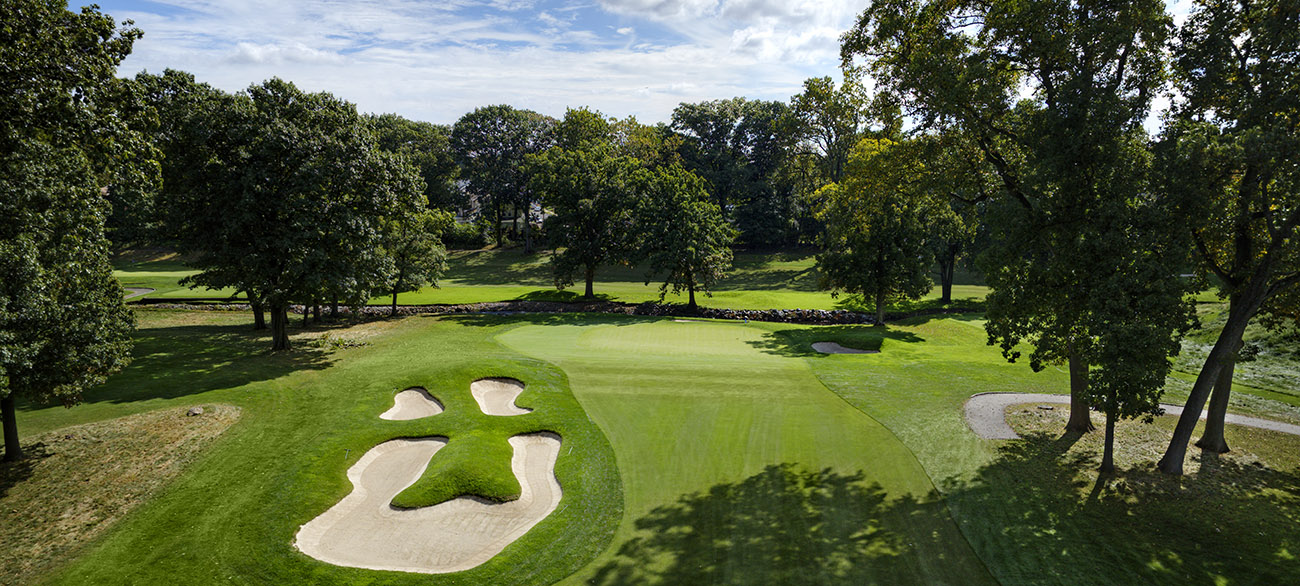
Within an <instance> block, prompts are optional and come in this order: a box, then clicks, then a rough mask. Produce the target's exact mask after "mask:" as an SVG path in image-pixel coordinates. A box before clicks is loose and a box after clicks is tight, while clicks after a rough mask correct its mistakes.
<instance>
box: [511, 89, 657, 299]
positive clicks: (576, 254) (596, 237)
mask: <svg viewBox="0 0 1300 586" xmlns="http://www.w3.org/2000/svg"><path fill="white" fill-rule="evenodd" d="M556 135H557V137H558V146H556V147H553V148H551V149H550V150H548V151H546V152H545V153H543V154H541V155H539V156H534V157H532V158H531V159H530V162H529V173H530V175H531V179H530V186H531V188H532V189H533V190H535V191H536V192H537V193H539V194H541V196H542V203H543V204H544V205H545V206H546V207H547V208H549V209H550V210H551V212H552V215H551V216H550V217H549V218H547V220H546V233H547V235H548V236H549V239H550V243H551V246H552V248H554V249H555V253H554V254H553V255H552V256H551V263H552V266H553V267H554V274H555V286H556V287H557V288H559V289H564V288H565V287H568V286H569V285H572V284H573V283H574V279H575V275H578V276H579V277H578V278H581V279H583V281H584V283H585V285H586V293H585V295H586V297H587V298H591V297H592V296H593V295H594V293H593V289H592V283H593V281H594V279H595V275H596V269H598V268H600V267H601V266H602V265H608V264H616V263H619V264H626V263H627V262H629V261H630V260H631V259H630V255H631V253H632V251H633V249H634V247H635V246H636V240H635V239H636V228H635V227H634V226H633V210H634V206H635V200H634V199H633V194H632V193H631V190H630V187H629V181H630V179H631V175H632V173H633V172H634V171H635V170H637V169H639V168H640V162H639V161H637V160H635V159H632V158H629V157H626V156H622V155H619V154H618V153H617V151H616V150H615V147H614V146H613V145H612V144H611V142H610V139H611V134H610V125H609V123H608V122H607V121H606V120H605V119H604V117H602V116H600V115H599V114H597V113H593V112H590V111H588V110H569V112H568V113H567V114H566V115H565V117H564V120H563V121H561V122H560V123H559V124H558V125H557V127H556Z"/></svg>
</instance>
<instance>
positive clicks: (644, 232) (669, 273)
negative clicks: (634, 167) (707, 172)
mask: <svg viewBox="0 0 1300 586" xmlns="http://www.w3.org/2000/svg"><path fill="white" fill-rule="evenodd" d="M632 186H633V191H635V192H636V193H637V197H638V198H639V200H638V201H639V205H638V210H637V219H636V221H637V223H638V225H639V226H641V228H640V230H639V231H638V232H639V234H640V236H641V242H642V248H641V251H640V252H639V255H638V256H639V260H644V261H645V263H646V267H647V272H646V284H647V285H649V284H650V282H651V281H653V280H657V279H659V278H662V279H663V284H662V285H660V287H659V300H660V301H663V299H664V297H665V295H667V293H668V292H669V291H670V290H671V291H672V292H673V294H679V293H681V292H682V291H686V292H687V294H688V307H689V308H690V309H691V310H692V311H694V310H696V309H698V307H699V306H698V305H697V304H696V301H695V292H696V291H697V290H698V291H703V292H704V294H705V295H712V293H711V291H710V290H711V289H712V288H713V285H714V284H715V283H716V282H717V281H718V279H720V278H722V277H723V276H724V275H725V274H726V271H727V270H728V269H730V268H731V261H732V253H731V243H732V242H733V241H734V240H735V237H736V231H735V229H734V228H732V227H731V226H730V225H729V224H727V222H726V221H725V220H724V219H723V217H722V211H721V210H720V209H718V206H717V205H715V204H714V203H712V201H710V198H709V194H708V192H707V191H705V189H704V181H703V180H702V179H700V178H699V177H698V176H696V175H695V174H694V173H691V172H690V171H687V170H686V169H683V168H682V167H679V166H671V167H660V168H657V169H642V170H640V171H638V172H637V173H636V174H635V175H634V176H633V178H632Z"/></svg>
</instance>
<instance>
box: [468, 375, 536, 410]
mask: <svg viewBox="0 0 1300 586" xmlns="http://www.w3.org/2000/svg"><path fill="white" fill-rule="evenodd" d="M469 392H470V393H471V394H473V395H474V400H475V401H478V408H479V409H482V410H483V412H484V413H486V414H488V415H523V414H525V413H532V411H533V410H532V409H525V408H523V407H518V406H516V405H515V399H517V398H519V393H522V392H524V383H522V382H519V381H517V380H515V379H513V378H485V379H480V380H476V381H474V382H473V383H470V385H469Z"/></svg>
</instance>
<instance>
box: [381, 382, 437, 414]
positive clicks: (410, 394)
mask: <svg viewBox="0 0 1300 586" xmlns="http://www.w3.org/2000/svg"><path fill="white" fill-rule="evenodd" d="M439 413H442V403H439V402H438V400H437V399H435V398H433V395H430V394H429V391H426V390H424V389H421V388H419V387H414V388H410V389H406V390H405V391H402V392H400V393H397V395H395V396H394V397H393V408H392V409H389V410H387V411H384V413H383V415H380V416H379V418H380V419H387V420H389V421H407V420H410V419H420V418H422V417H432V416H434V415H437V414H439Z"/></svg>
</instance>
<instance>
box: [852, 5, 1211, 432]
mask: <svg viewBox="0 0 1300 586" xmlns="http://www.w3.org/2000/svg"><path fill="white" fill-rule="evenodd" d="M1169 28H1170V19H1169V18H1168V16H1166V15H1165V13H1164V4H1163V2H1160V1H1159V0H1142V1H1139V2H1129V3H1125V4H1123V5H1121V6H1116V5H1115V4H1114V3H1111V2H1103V1H1077V0H1052V1H1047V2H1039V3H1035V4H1032V5H1026V4H1024V3H1020V2H1014V1H1010V0H1008V1H1001V0H995V1H992V2H971V1H964V0H963V1H957V2H949V1H946V0H880V1H878V2H876V3H874V4H873V5H872V6H871V8H869V9H868V10H867V11H866V12H865V13H864V14H863V15H862V17H861V19H860V20H859V22H858V24H857V26H856V27H855V28H854V29H852V30H850V31H849V32H848V33H847V34H846V35H845V37H844V47H843V57H844V60H845V62H846V63H848V62H851V61H852V60H853V59H855V58H856V57H858V56H865V57H867V58H868V59H869V60H870V61H871V63H870V64H869V67H870V68H871V70H872V73H873V76H874V78H875V79H876V81H877V83H878V87H880V88H882V89H884V90H885V91H886V92H888V93H889V94H891V95H893V96H895V98H896V99H897V100H898V101H899V102H900V103H901V104H903V105H904V106H905V107H906V108H907V111H908V113H909V114H910V115H911V117H912V118H913V119H914V120H916V121H918V122H919V123H920V124H921V125H922V126H923V127H934V126H948V125H951V124H957V125H959V126H960V127H961V128H962V129H964V130H965V131H967V132H969V133H970V134H971V136H972V137H973V139H974V141H975V144H977V145H978V146H979V148H980V151H981V152H982V154H983V156H984V158H985V159H986V160H987V161H988V162H989V163H990V164H991V165H992V166H993V168H994V170H995V172H996V173H997V175H998V178H999V180H1000V182H1001V184H1002V185H1001V190H1000V191H1001V192H1002V194H1003V195H1002V196H1001V198H1000V199H1001V201H1000V202H998V205H997V206H995V207H996V215H995V216H993V218H994V221H996V222H998V223H999V224H1000V226H998V229H999V230H1000V231H1001V232H1002V233H1003V238H1002V240H1003V245H1001V246H997V247H994V249H992V250H990V251H986V253H985V254H984V255H983V259H984V267H985V271H984V272H985V274H986V277H987V278H988V281H989V285H990V287H991V288H992V292H991V293H990V295H989V300H988V303H989V311H988V318H989V319H988V323H987V329H988V332H989V341H990V343H991V344H992V343H997V344H999V345H1000V346H1001V347H1002V349H1003V353H1004V355H1005V356H1006V357H1007V358H1008V359H1009V360H1015V359H1016V358H1017V357H1018V356H1019V352H1018V351H1017V350H1016V347H1017V345H1018V344H1019V343H1020V342H1022V341H1028V342H1030V343H1032V345H1033V354H1032V355H1031V357H1030V362H1031V366H1033V367H1034V368H1035V369H1038V368H1042V366H1043V365H1044V364H1046V363H1050V362H1061V361H1065V362H1069V363H1070V373H1071V377H1070V379H1071V385H1070V387H1071V417H1070V421H1069V423H1068V424H1067V429H1070V430H1075V431H1087V430H1090V429H1091V427H1092V426H1091V422H1090V420H1089V418H1088V410H1087V408H1088V405H1087V399H1088V398H1089V397H1090V396H1091V395H1090V391H1089V390H1088V387H1087V385H1088V381H1089V380H1092V379H1098V377H1103V378H1105V377H1108V376H1109V375H1107V374H1106V373H1108V372H1110V371H1111V370H1114V369H1119V368H1121V365H1120V364H1118V363H1115V362H1101V361H1102V360H1103V359H1113V358H1115V356H1116V355H1114V354H1107V353H1100V352H1094V351H1092V348H1093V347H1094V346H1095V340H1096V336H1098V335H1101V333H1102V332H1111V331H1113V328H1112V327H1111V326H1113V324H1110V323H1109V322H1107V321H1106V320H1107V319H1111V318H1112V316H1113V314H1110V313H1107V312H1102V311H1098V310H1096V308H1097V307H1098V304H1100V303H1102V302H1103V301H1104V300H1105V298H1104V297H1103V296H1113V295H1116V294H1117V291H1116V290H1115V289H1114V287H1115V286H1117V285H1124V286H1126V287H1131V289H1126V290H1124V294H1125V295H1126V296H1130V297H1131V298H1133V299H1143V301H1142V305H1148V304H1149V305H1159V306H1160V307H1165V306H1164V305H1162V304H1170V305H1171V307H1170V308H1169V309H1168V311H1162V312H1159V313H1161V314H1162V315H1163V314H1167V313H1172V314H1178V315H1185V313H1186V308H1184V309H1183V311H1182V312H1180V311H1178V309H1177V307H1172V306H1177V305H1178V304H1179V303H1180V302H1181V301H1180V300H1179V299H1178V298H1177V297H1176V296H1173V297H1171V296H1169V295H1167V294H1166V292H1167V291H1168V290H1170V289H1171V287H1169V286H1167V285H1168V283H1167V282H1166V281H1167V280H1172V279H1175V278H1176V277H1175V276H1174V275H1175V272H1176V271H1175V267H1176V266H1177V263H1178V261H1179V260H1180V259H1178V258H1177V255H1176V254H1175V253H1174V252H1171V251H1176V250H1177V249H1178V247H1177V246H1174V245H1170V244H1167V242H1166V239H1165V238H1163V235H1155V234H1153V235H1151V236H1152V238H1150V239H1148V241H1143V240H1142V239H1127V240H1123V239H1121V240H1120V242H1123V243H1125V244H1126V245H1128V246H1131V247H1133V249H1134V251H1136V250H1140V247H1158V248H1153V249H1152V250H1156V251H1157V253H1156V254H1154V255H1152V256H1150V257H1143V258H1145V259H1146V261H1145V262H1157V261H1158V262H1163V263H1165V264H1164V267H1165V269H1164V270H1162V271H1149V270H1143V271H1139V274H1141V275H1142V276H1143V277H1144V278H1146V279H1150V282H1149V283H1145V284H1144V283H1142V281H1141V280H1140V279H1127V280H1121V281H1116V282H1106V281H1105V277H1104V276H1105V275H1110V274H1118V273H1123V272H1124V269H1123V268H1122V263H1123V262H1124V259H1127V258H1131V257H1133V256H1134V255H1130V254H1123V255H1121V254H1116V253H1115V251H1114V250H1113V249H1112V248H1110V247H1109V246H1108V245H1110V244H1113V242H1110V241H1109V240H1108V239H1112V238H1116V237H1117V234H1121V235H1122V234H1137V233H1140V232H1137V231H1136V229H1135V228H1134V227H1135V226H1137V225H1139V224H1144V225H1145V224H1149V222H1147V221H1146V220H1141V222H1139V219H1140V218H1143V217H1145V214H1146V213H1147V212H1148V210H1147V208H1149V207H1152V206H1153V205H1154V204H1153V203H1152V202H1151V198H1150V197H1149V194H1150V187H1149V184H1148V183H1147V179H1148V178H1147V173H1148V169H1147V167H1146V165H1147V162H1148V161H1149V158H1148V157H1136V158H1131V157H1130V156H1131V155H1132V154H1134V153H1140V152H1142V148H1141V147H1142V145H1144V144H1145V137H1144V136H1143V135H1142V131H1141V124H1142V122H1143V121H1144V120H1145V118H1146V116H1147V113H1148V112H1149V110H1150V103H1151V97H1152V95H1154V93H1155V92H1156V91H1158V90H1159V88H1160V86H1161V83H1162V79H1163V73H1164V56H1163V49H1164V42H1165V39H1166V38H1167V35H1168V31H1169ZM1025 87H1027V88H1029V90H1030V94H1029V96H1028V97H1027V98H1026V99H1023V100H1022V99H1020V98H1019V97H1018V96H1020V95H1022V91H1021V90H1022V88H1025ZM1106 222H1109V223H1112V224H1113V225H1111V226H1105V225H1104V223H1106ZM1166 226H1168V225H1166ZM1135 254H1136V253H1135ZM1145 262H1144V263H1143V266H1149V265H1147V264H1145ZM1107 263H1109V265H1108V264H1107ZM1085 266H1086V267H1093V269H1092V270H1091V271H1083V270H1079V268H1078V267H1085ZM1107 267H1109V268H1107ZM1152 327H1155V326H1154V325H1153V326H1152ZM1094 329H1095V330H1096V331H1094ZM1176 329H1177V328H1174V329H1173V330H1169V331H1170V333H1171V335H1173V333H1172V332H1173V331H1175V330H1176ZM1157 347H1159V348H1169V347H1170V346H1168V345H1165V344H1160V345H1158V346H1157ZM1144 356H1145V357H1146V359H1148V360H1150V361H1152V362H1151V363H1150V364H1149V365H1148V366H1149V367H1150V368H1152V369H1158V368H1161V367H1162V364H1163V361H1164V360H1165V358H1161V360H1160V361H1155V359H1154V358H1152V357H1151V356H1148V355H1144ZM1157 362H1160V363H1157ZM1144 380H1145V383H1146V384H1148V385H1157V382H1156V381H1154V380H1152V379H1144ZM1110 388H1111V389H1122V390H1123V393H1122V394H1120V395H1116V398H1115V401H1116V402H1117V403H1115V404H1130V403H1131V405H1132V407H1133V408H1132V409H1128V408H1127V407H1126V408H1123V409H1111V411H1110V412H1108V414H1111V413H1113V414H1115V415H1119V416H1128V415H1132V414H1133V413H1138V412H1142V411H1154V410H1155V409H1157V408H1158V406H1156V405H1155V404H1154V403H1150V402H1149V401H1148V400H1147V399H1149V398H1150V397H1151V396H1153V394H1154V395H1158V392H1157V393H1146V392H1142V389H1140V388H1138V387H1136V386H1132V385H1129V386H1123V387H1120V386H1112V387H1110Z"/></svg>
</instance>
